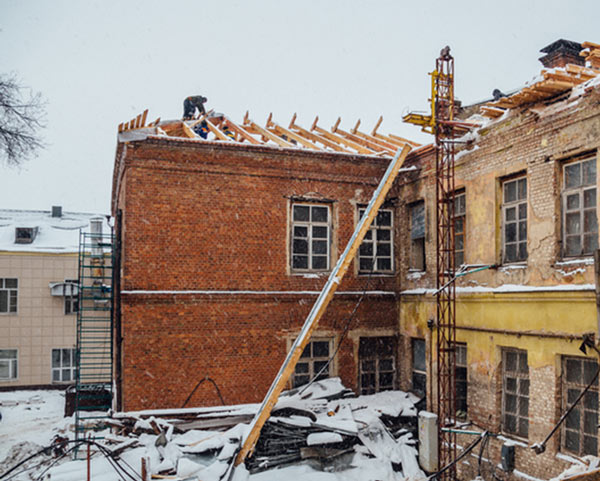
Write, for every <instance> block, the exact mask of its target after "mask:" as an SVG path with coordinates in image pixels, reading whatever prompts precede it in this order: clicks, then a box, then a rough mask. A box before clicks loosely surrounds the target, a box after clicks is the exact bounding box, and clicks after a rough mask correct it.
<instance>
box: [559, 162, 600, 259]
mask: <svg viewBox="0 0 600 481" xmlns="http://www.w3.org/2000/svg"><path fill="white" fill-rule="evenodd" d="M596 203H597V202H596V159H595V158H592V159H584V160H580V161H578V162H571V163H568V164H565V165H564V166H563V194H562V212H563V219H562V224H563V254H564V256H565V257H573V256H583V255H592V254H593V253H594V251H595V250H596V249H598V219H597V217H596Z"/></svg>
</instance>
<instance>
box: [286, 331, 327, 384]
mask: <svg viewBox="0 0 600 481" xmlns="http://www.w3.org/2000/svg"><path fill="white" fill-rule="evenodd" d="M331 351H332V340H331V339H313V340H311V341H310V342H309V343H308V345H307V346H306V347H305V348H304V351H303V352H302V355H301V356H300V359H299V360H298V363H297V364H296V368H295V370H294V375H293V376H292V387H298V386H302V385H304V384H307V383H308V382H310V381H311V380H312V379H313V378H314V377H316V379H317V380H319V379H326V378H328V377H330V376H331V373H332V368H331V364H329V365H327V363H328V362H329V353H330V352H331ZM326 366H327V367H326ZM321 370H323V372H321Z"/></svg>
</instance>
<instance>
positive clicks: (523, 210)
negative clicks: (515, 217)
mask: <svg viewBox="0 0 600 481" xmlns="http://www.w3.org/2000/svg"><path fill="white" fill-rule="evenodd" d="M519 219H527V204H526V203H523V204H519Z"/></svg>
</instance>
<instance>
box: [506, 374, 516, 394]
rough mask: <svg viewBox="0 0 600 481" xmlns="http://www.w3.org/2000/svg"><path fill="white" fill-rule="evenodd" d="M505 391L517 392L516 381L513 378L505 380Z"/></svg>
mask: <svg viewBox="0 0 600 481" xmlns="http://www.w3.org/2000/svg"><path fill="white" fill-rule="evenodd" d="M506 390H507V391H509V392H517V380H516V379H515V378H514V377H507V378H506Z"/></svg>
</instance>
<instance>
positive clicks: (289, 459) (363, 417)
mask: <svg viewBox="0 0 600 481" xmlns="http://www.w3.org/2000/svg"><path fill="white" fill-rule="evenodd" d="M417 401H418V398H416V397H415V396H414V395H412V394H407V393H405V392H402V391H387V392H382V393H378V394H373V395H368V396H359V397H356V396H355V395H354V394H353V393H352V391H350V390H348V389H346V388H345V387H344V386H343V385H342V383H341V381H340V380H339V378H332V379H325V380H322V381H318V382H315V383H314V384H312V385H310V386H308V387H307V388H304V389H302V388H299V389H296V390H291V391H286V392H284V393H282V395H281V396H280V398H279V402H278V403H277V405H276V407H275V409H274V410H273V412H272V414H271V417H270V418H269V420H268V422H267V423H266V425H265V426H264V428H263V431H262V433H261V437H260V440H259V442H258V444H257V446H256V450H255V452H254V454H253V456H252V457H250V458H248V459H247V461H246V468H247V471H246V469H243V468H242V469H241V470H236V474H235V479H239V478H240V474H239V472H241V473H242V474H241V476H242V479H244V478H246V479H247V478H248V477H249V478H250V479H252V478H253V477H254V476H259V478H257V479H270V476H269V475H268V470H271V469H273V468H279V469H277V470H276V473H278V474H277V475H275V474H274V475H275V477H277V478H278V479H281V475H282V471H281V470H282V469H283V470H294V469H295V470H297V469H298V466H303V469H309V470H312V473H313V475H314V474H315V471H321V472H325V473H330V474H331V476H332V477H331V478H324V479H332V480H334V479H338V478H337V477H336V476H337V474H336V473H338V474H339V475H340V476H341V478H340V479H381V476H382V474H384V475H385V477H386V479H407V478H410V479H415V480H416V479H420V478H423V479H424V478H425V475H424V474H423V472H422V471H421V469H420V468H419V465H418V462H417V449H416V431H417V410H416V408H415V403H416V402H417ZM258 409H259V405H258V404H246V405H238V406H220V407H211V408H186V409H165V410H148V411H137V412H128V413H113V415H112V417H111V419H110V420H109V421H108V422H109V424H110V426H111V427H112V433H111V434H109V435H107V436H105V439H104V441H103V444H104V445H105V446H106V447H107V448H108V449H110V451H112V452H117V453H119V454H120V455H127V453H129V455H127V456H126V458H127V459H129V460H130V462H131V460H132V455H133V456H138V461H137V465H138V466H140V461H141V460H142V459H143V461H141V463H142V464H143V465H144V469H143V470H145V471H146V472H147V473H148V475H152V476H157V477H158V476H175V477H173V478H170V479H190V480H193V479H201V480H215V481H216V480H219V479H227V478H228V475H229V474H231V473H232V470H233V464H234V463H233V461H234V459H235V456H236V454H237V452H238V451H239V449H240V445H241V443H242V440H243V439H244V437H245V436H246V435H247V432H248V428H249V426H248V424H249V422H250V421H251V419H252V417H253V416H254V414H255V413H256V412H257V411H258ZM134 453H135V454H134ZM133 463H135V461H133ZM66 464H69V463H66ZM51 471H52V472H51V479H52V480H53V481H54V480H61V479H63V477H62V476H61V473H64V474H66V472H67V471H68V472H69V474H72V470H69V469H68V468H67V467H66V466H65V465H62V466H59V467H56V468H53V470H51ZM265 471H267V472H266V473H265ZM257 473H261V474H260V475H259V474H257ZM342 473H343V474H342ZM290 474H291V473H290ZM323 475H325V474H323ZM349 475H350V476H351V477H350V478H348V476H349ZM64 479H70V478H69V477H68V476H66V477H65V478H64Z"/></svg>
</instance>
